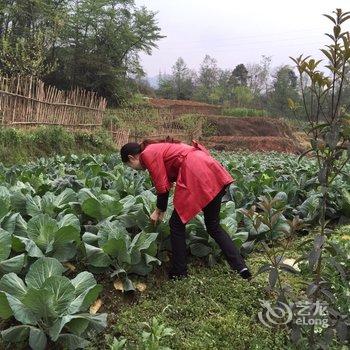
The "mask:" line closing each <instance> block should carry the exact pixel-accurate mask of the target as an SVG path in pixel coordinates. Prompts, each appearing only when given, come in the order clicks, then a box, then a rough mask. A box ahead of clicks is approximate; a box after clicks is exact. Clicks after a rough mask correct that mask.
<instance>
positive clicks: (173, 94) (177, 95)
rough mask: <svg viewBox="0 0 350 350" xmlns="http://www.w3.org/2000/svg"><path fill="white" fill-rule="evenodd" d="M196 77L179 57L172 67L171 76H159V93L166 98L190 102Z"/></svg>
mask: <svg viewBox="0 0 350 350" xmlns="http://www.w3.org/2000/svg"><path fill="white" fill-rule="evenodd" d="M194 84H195V75H194V73H193V72H191V71H190V69H188V67H187V65H186V63H185V61H184V60H183V59H182V58H181V57H179V58H178V59H177V61H176V62H175V64H174V65H173V67H172V74H171V75H170V76H165V77H163V76H162V75H160V76H159V87H158V90H157V93H158V94H159V95H160V96H162V97H165V98H170V99H177V100H189V99H191V97H192V95H193V92H194Z"/></svg>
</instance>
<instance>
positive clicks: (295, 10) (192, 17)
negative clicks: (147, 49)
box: [135, 0, 350, 76]
mask: <svg viewBox="0 0 350 350" xmlns="http://www.w3.org/2000/svg"><path fill="white" fill-rule="evenodd" d="M135 3H136V5H137V6H141V5H145V6H146V7H147V8H148V9H150V10H153V11H157V12H158V15H157V19H158V22H159V26H160V27H161V29H162V34H163V35H166V36H167V37H166V38H164V39H161V40H160V41H159V43H158V46H159V48H158V49H155V50H153V54H152V55H151V56H148V55H141V61H142V64H143V67H144V69H145V71H146V73H147V74H148V75H149V76H156V75H158V73H159V72H160V71H161V72H162V73H170V72H171V66H172V65H173V64H174V63H175V61H176V59H177V58H178V57H180V56H181V57H182V58H183V59H184V60H185V62H186V63H187V65H188V66H189V67H190V68H193V69H197V68H198V67H199V65H200V63H201V61H202V60H203V58H204V56H205V54H209V55H210V56H212V57H214V58H216V59H217V61H218V65H219V66H220V67H221V68H234V67H235V66H236V65H237V64H239V63H245V64H247V63H258V62H259V61H260V59H261V56H262V55H266V56H272V65H273V66H278V65H280V64H292V63H293V62H292V61H291V60H290V59H289V56H292V57H295V56H297V55H300V54H301V53H304V54H306V55H310V54H311V55H312V56H314V57H315V58H322V53H320V51H319V48H321V47H323V45H325V44H327V43H329V40H330V39H328V38H327V37H326V36H325V35H324V33H326V32H327V33H328V32H331V30H332V28H331V24H332V22H331V21H330V20H328V19H327V18H325V17H324V16H322V14H323V13H327V14H330V12H331V11H333V10H334V9H335V8H342V9H343V10H344V11H350V1H349V0H328V1H327V0H294V1H283V0H239V1H234V0H216V1H214V0H136V1H135ZM349 22H350V21H349ZM346 29H347V30H350V28H349V24H347V27H346Z"/></svg>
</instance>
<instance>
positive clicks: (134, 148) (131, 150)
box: [120, 142, 141, 163]
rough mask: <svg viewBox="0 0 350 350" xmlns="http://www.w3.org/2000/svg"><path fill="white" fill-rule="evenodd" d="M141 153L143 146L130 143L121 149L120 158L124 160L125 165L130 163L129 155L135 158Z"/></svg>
mask: <svg viewBox="0 0 350 350" xmlns="http://www.w3.org/2000/svg"><path fill="white" fill-rule="evenodd" d="M139 153H141V145H140V144H139V143H137V142H129V143H126V144H125V145H124V146H123V147H122V148H121V149H120V157H121V159H122V162H123V163H126V162H128V161H129V157H128V156H129V154H130V155H132V156H135V155H136V154H139Z"/></svg>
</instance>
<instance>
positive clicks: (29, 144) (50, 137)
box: [0, 126, 115, 164]
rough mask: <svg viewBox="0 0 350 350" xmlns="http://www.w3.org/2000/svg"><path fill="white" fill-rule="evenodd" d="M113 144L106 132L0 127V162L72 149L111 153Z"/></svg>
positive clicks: (9, 161)
mask: <svg viewBox="0 0 350 350" xmlns="http://www.w3.org/2000/svg"><path fill="white" fill-rule="evenodd" d="M114 149H115V148H114V144H113V141H112V139H111V136H110V134H109V133H108V132H107V131H104V130H99V131H97V132H95V133H89V132H84V131H75V132H74V133H72V132H69V131H67V130H66V129H64V128H63V127H60V126H50V127H45V126H42V127H38V128H35V129H33V130H21V129H14V128H1V127H0V161H2V162H4V163H5V164H13V163H23V162H26V161H28V160H30V159H33V160H34V159H36V158H39V157H42V156H52V155H55V154H70V153H72V152H77V153H87V152H103V151H106V152H111V151H114Z"/></svg>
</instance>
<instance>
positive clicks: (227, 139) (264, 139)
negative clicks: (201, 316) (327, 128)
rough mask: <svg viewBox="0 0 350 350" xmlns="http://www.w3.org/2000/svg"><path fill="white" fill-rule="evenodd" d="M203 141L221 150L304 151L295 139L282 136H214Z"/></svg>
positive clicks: (207, 145) (297, 152)
mask: <svg viewBox="0 0 350 350" xmlns="http://www.w3.org/2000/svg"><path fill="white" fill-rule="evenodd" d="M202 142H203V144H204V145H205V146H206V147H208V148H212V149H216V150H219V151H238V150H248V151H252V152H269V151H277V152H286V153H296V154H300V153H302V152H303V148H302V147H300V145H298V144H297V143H296V142H295V141H293V140H292V139H290V138H288V137H281V136H212V137H207V138H205V139H204V140H203V141H202Z"/></svg>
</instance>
